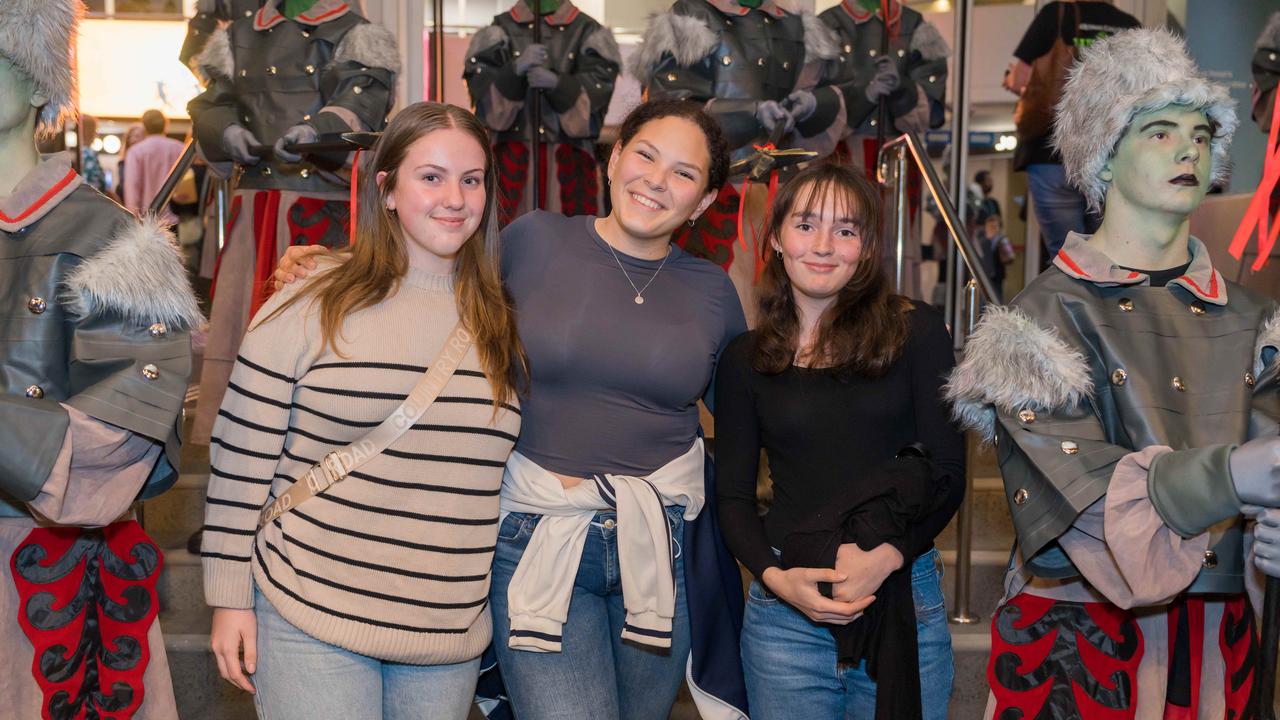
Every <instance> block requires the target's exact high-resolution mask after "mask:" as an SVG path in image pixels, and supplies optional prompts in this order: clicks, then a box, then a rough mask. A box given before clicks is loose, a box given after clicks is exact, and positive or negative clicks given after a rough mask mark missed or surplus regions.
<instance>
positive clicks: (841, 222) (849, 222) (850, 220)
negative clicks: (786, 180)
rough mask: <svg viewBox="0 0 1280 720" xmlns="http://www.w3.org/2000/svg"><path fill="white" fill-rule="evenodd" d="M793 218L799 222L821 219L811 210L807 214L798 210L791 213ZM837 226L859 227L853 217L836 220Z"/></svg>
mask: <svg viewBox="0 0 1280 720" xmlns="http://www.w3.org/2000/svg"><path fill="white" fill-rule="evenodd" d="M791 217H793V218H796V219H799V220H816V219H820V218H819V216H818V213H816V212H813V211H812V210H810V211H809V212H805V211H803V210H797V211H795V212H793V213H791ZM836 224H837V225H857V224H858V221H857V220H855V219H854V218H851V217H842V218H836Z"/></svg>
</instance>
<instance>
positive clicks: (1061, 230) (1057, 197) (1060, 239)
mask: <svg viewBox="0 0 1280 720" xmlns="http://www.w3.org/2000/svg"><path fill="white" fill-rule="evenodd" d="M1027 189H1028V190H1029V191H1030V192H1031V202H1032V204H1033V205H1034V206H1035V211H1036V221H1037V222H1039V223H1040V234H1041V235H1043V236H1044V245H1045V251H1046V252H1047V253H1048V254H1047V255H1046V256H1045V260H1046V261H1052V260H1053V258H1054V257H1055V256H1056V255H1057V254H1058V251H1059V250H1061V249H1062V243H1064V242H1066V240H1067V233H1068V232H1078V233H1083V234H1086V235H1089V234H1092V233H1093V232H1095V231H1096V230H1097V229H1098V224H1099V218H1098V216H1097V215H1096V214H1094V213H1091V212H1089V211H1088V209H1087V208H1088V204H1087V203H1086V202H1085V199H1084V195H1082V194H1081V193H1080V191H1079V190H1077V189H1076V188H1075V186H1073V185H1072V184H1071V183H1069V182H1067V171H1066V170H1065V169H1064V168H1063V167H1062V166H1061V165H1057V164H1053V163H1034V164H1032V165H1028V166H1027Z"/></svg>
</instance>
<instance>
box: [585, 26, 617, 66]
mask: <svg viewBox="0 0 1280 720" xmlns="http://www.w3.org/2000/svg"><path fill="white" fill-rule="evenodd" d="M582 49H583V50H591V51H592V52H594V53H595V54H597V55H599V56H600V57H601V58H604V59H605V60H608V61H609V62H611V63H613V64H614V65H617V66H619V67H621V66H622V53H621V52H619V50H618V41H617V40H614V39H613V33H611V32H609V30H608V28H605V27H604V26H602V25H597V26H596V27H595V29H593V30H591V31H590V32H588V33H587V37H586V39H585V40H583V41H582Z"/></svg>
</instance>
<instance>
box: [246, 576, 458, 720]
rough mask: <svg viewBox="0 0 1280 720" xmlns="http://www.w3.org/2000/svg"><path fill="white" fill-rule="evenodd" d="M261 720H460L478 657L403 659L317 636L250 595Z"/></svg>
mask: <svg viewBox="0 0 1280 720" xmlns="http://www.w3.org/2000/svg"><path fill="white" fill-rule="evenodd" d="M253 610H254V612H255V613H256V614H257V616H258V666H257V668H255V669H256V670H257V672H255V673H254V674H253V683H254V685H255V686H256V688H257V690H258V692H257V694H255V695H254V696H253V704H254V706H255V707H257V710H258V718H259V719H260V720H330V719H332V720H349V719H350V718H360V719H361V720H465V719H466V717H467V713H468V712H469V711H470V708H471V702H472V699H473V696H474V695H475V690H476V678H477V677H478V676H479V674H480V658H476V659H475V660H469V661H467V662H461V663H456V664H453V665H405V664H402V663H393V662H384V661H382V660H378V659H376V658H371V657H366V656H364V655H360V654H358V653H353V652H351V651H350V650H344V649H342V648H340V647H338V646H336V645H330V644H329V643H327V642H324V641H322V640H317V639H315V638H313V637H311V636H310V635H308V634H307V633H305V632H303V631H302V630H299V629H298V628H297V627H295V626H293V625H292V624H290V623H289V621H288V620H285V619H284V618H283V617H281V616H280V613H278V612H276V609H275V608H274V607H272V606H271V603H270V602H269V601H268V600H267V599H266V598H265V597H263V596H262V593H260V592H259V593H255V597H254V605H253Z"/></svg>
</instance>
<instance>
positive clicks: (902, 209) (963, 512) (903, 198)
mask: <svg viewBox="0 0 1280 720" xmlns="http://www.w3.org/2000/svg"><path fill="white" fill-rule="evenodd" d="M908 154H910V155H911V157H912V158H913V159H914V160H915V164H916V167H917V168H919V169H920V174H921V175H922V176H923V178H924V183H925V185H926V186H927V187H928V188H929V193H930V194H931V195H932V196H933V201H934V202H935V203H936V204H937V206H938V209H939V210H941V211H942V220H943V222H944V223H945V224H946V227H947V234H948V235H950V236H951V242H952V245H953V247H954V248H955V249H956V251H957V253H958V255H959V257H960V259H961V260H963V261H964V264H965V267H966V268H968V270H969V279H968V281H967V282H966V283H965V305H966V306H967V307H966V308H965V313H964V315H963V317H962V318H957V319H956V322H955V324H954V325H955V327H954V331H955V334H956V337H957V339H958V340H960V341H961V342H963V341H964V340H965V339H967V338H968V336H969V335H970V334H972V333H973V329H974V326H975V325H977V323H978V318H979V316H980V315H981V313H982V304H983V301H984V300H985V301H986V302H988V303H995V302H996V293H995V286H994V285H992V284H991V279H990V278H988V277H987V275H986V273H984V272H982V266H981V265H980V264H979V261H978V257H979V256H978V251H977V249H976V248H974V246H973V241H972V240H970V238H969V235H968V233H966V232H964V224H963V223H961V222H960V215H959V213H957V212H956V208H955V205H954V203H952V202H951V197H950V195H948V194H947V191H946V190H945V189H944V188H943V186H942V181H941V180H940V179H939V177H938V172H937V170H936V169H935V168H934V167H933V162H932V161H931V160H930V159H929V156H928V155H927V154H926V153H925V152H924V145H923V144H922V143H921V142H920V138H918V137H917V136H916V135H915V134H914V133H904V134H902V135H900V136H898V137H896V138H894V139H893V140H890V141H889V142H887V143H885V144H884V146H883V147H881V149H880V156H879V157H878V158H877V163H876V166H877V168H879V173H878V174H879V176H880V178H879V179H880V182H881V184H886V183H887V181H888V180H889V178H888V172H887V170H888V168H889V167H890V164H892V166H893V168H894V173H893V182H894V183H895V186H894V192H893V196H894V203H895V205H896V207H895V208H894V210H895V212H894V271H895V281H896V283H897V285H896V287H897V289H898V291H899V292H901V291H902V287H903V281H904V275H905V264H906V235H907V184H906V175H907V155H908ZM890 155H892V156H893V158H892V160H891V159H890V157H889V156H890ZM953 277H956V276H955V274H954V273H953V272H952V269H950V268H949V269H948V278H947V283H948V285H950V281H951V278H953ZM979 292H981V297H979ZM947 294H948V297H950V296H951V294H952V289H951V288H950V287H948V290H947ZM964 482H965V493H964V497H965V500H964V502H963V503H962V504H961V505H960V510H959V512H958V513H957V514H956V591H955V611H954V613H953V614H952V615H951V622H953V623H956V624H960V625H967V624H970V623H976V622H978V620H979V619H980V618H979V616H978V615H975V614H974V613H973V612H971V610H970V607H969V589H970V580H971V578H972V575H973V501H972V497H973V463H972V462H969V463H967V464H966V466H965V477H964Z"/></svg>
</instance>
